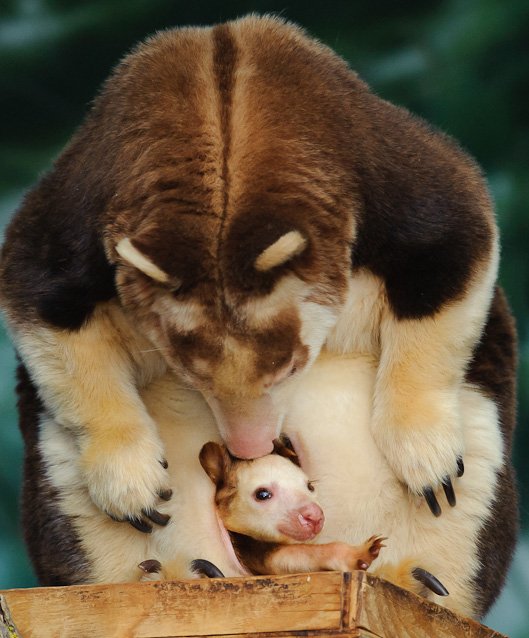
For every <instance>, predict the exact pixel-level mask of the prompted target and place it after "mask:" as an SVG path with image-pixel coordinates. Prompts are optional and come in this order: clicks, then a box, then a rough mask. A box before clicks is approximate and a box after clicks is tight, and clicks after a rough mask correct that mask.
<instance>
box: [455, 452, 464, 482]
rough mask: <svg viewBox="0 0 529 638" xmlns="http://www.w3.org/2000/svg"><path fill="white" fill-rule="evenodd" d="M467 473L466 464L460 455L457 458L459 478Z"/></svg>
mask: <svg viewBox="0 0 529 638" xmlns="http://www.w3.org/2000/svg"><path fill="white" fill-rule="evenodd" d="M464 473H465V464H464V463H463V459H462V458H461V457H458V459H457V478H461V477H462V476H463V474H464Z"/></svg>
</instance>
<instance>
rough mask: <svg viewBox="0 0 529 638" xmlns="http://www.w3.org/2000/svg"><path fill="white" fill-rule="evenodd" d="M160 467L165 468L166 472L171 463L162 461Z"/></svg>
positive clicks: (165, 460)
mask: <svg viewBox="0 0 529 638" xmlns="http://www.w3.org/2000/svg"><path fill="white" fill-rule="evenodd" d="M160 465H161V466H162V467H163V469H164V470H166V469H167V468H168V467H169V463H168V462H167V459H162V460H161V461H160Z"/></svg>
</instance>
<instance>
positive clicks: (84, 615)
mask: <svg viewBox="0 0 529 638" xmlns="http://www.w3.org/2000/svg"><path fill="white" fill-rule="evenodd" d="M0 594H4V596H5V598H6V601H7V603H8V605H9V608H10V610H11V614H12V617H13V619H14V621H15V622H16V624H17V626H18V628H19V631H20V635H21V636H23V637H24V638H37V637H38V638H55V637H60V638H84V637H85V636H87V637H88V636H90V638H98V637H104V638H113V637H115V638H170V637H172V638H179V637H181V636H187V637H188V638H199V637H200V636H209V637H210V638H215V637H217V638H241V636H246V637H248V638H249V637H251V636H253V637H254V638H267V637H272V636H273V637H274V638H287V637H289V636H299V635H300V634H301V633H302V634H303V635H304V636H319V637H320V638H339V637H342V638H343V637H349V638H397V637H398V638H428V637H430V636H431V637H435V638H448V637H450V638H502V636H501V634H499V633H497V632H494V631H492V630H490V629H487V628H486V627H484V626H482V625H479V624H478V623H476V622H474V621H473V620H470V619H468V618H461V617H459V616H457V615H456V614H454V613H453V612H450V611H449V610H447V609H445V608H443V607H439V606H438V605H435V604H434V603H430V602H428V601H425V600H424V599H423V598H420V597H418V596H415V595H414V594H412V593H410V592H407V591H405V590H402V589H399V588H398V587H395V586H394V585H391V584H390V583H387V582H386V581H383V580H380V579H377V578H374V577H372V576H370V575H368V574H366V573H364V572H353V573H352V574H341V573H338V572H324V573H318V574H296V575H292V576H274V577H254V578H230V579H214V580H189V581H169V582H153V583H135V584H120V585H91V586H77V587H55V588H53V587H50V588H37V589H26V590H23V589H19V590H8V591H5V592H0ZM503 638H504V637H503Z"/></svg>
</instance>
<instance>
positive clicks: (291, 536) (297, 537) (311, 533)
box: [278, 526, 321, 543]
mask: <svg viewBox="0 0 529 638" xmlns="http://www.w3.org/2000/svg"><path fill="white" fill-rule="evenodd" d="M278 531H279V532H281V534H283V535H284V536H285V537H286V539H287V540H288V541H290V542H292V541H295V542H298V543H300V542H306V541H311V540H313V539H314V538H316V536H317V535H318V534H319V533H320V531H321V528H320V529H317V528H316V529H315V528H313V527H310V528H309V527H301V526H300V527H296V528H292V527H287V526H284V527H283V526H279V527H278Z"/></svg>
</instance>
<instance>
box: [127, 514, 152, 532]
mask: <svg viewBox="0 0 529 638" xmlns="http://www.w3.org/2000/svg"><path fill="white" fill-rule="evenodd" d="M125 520H127V521H128V522H129V523H130V524H131V525H132V527H134V528H136V529H137V530H138V531H139V532H143V533H144V534H150V533H151V532H152V525H149V523H147V521H144V520H143V519H142V518H133V517H132V516H127V518H126V519H125Z"/></svg>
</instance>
